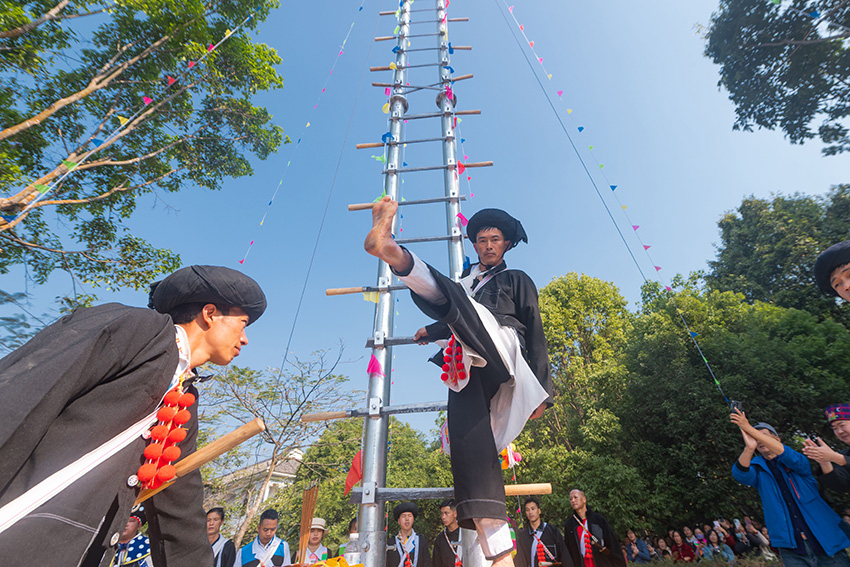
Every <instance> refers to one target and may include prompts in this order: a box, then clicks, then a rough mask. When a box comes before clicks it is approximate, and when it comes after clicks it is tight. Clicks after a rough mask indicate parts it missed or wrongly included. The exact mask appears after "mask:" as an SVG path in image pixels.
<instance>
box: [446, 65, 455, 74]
mask: <svg viewBox="0 0 850 567" xmlns="http://www.w3.org/2000/svg"><path fill="white" fill-rule="evenodd" d="M446 69H448V70H449V73H452V74H454V72H455V70H454V67H452V66H451V65H446Z"/></svg>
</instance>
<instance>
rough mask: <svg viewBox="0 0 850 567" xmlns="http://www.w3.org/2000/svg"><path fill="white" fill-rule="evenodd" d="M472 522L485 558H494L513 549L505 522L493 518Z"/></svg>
mask: <svg viewBox="0 0 850 567" xmlns="http://www.w3.org/2000/svg"><path fill="white" fill-rule="evenodd" d="M472 521H474V522H475V531H477V532H478V542H479V543H480V544H481V551H483V552H484V556H485V557H495V556H497V555H500V554H502V553H504V552H506V551H509V550H512V549H513V548H514V543H513V541H512V540H511V530H510V528H509V527H508V523H507V522H506V521H504V520H497V519H495V518H473V520H472Z"/></svg>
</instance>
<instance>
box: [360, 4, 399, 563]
mask: <svg viewBox="0 0 850 567" xmlns="http://www.w3.org/2000/svg"><path fill="white" fill-rule="evenodd" d="M409 31H410V0H404V2H403V3H402V5H401V13H400V16H399V31H398V47H399V49H398V50H397V52H396V61H395V64H396V69H395V74H394V76H393V93H392V96H391V98H390V134H391V135H392V137H393V140H395V141H397V142H398V141H401V140H402V133H403V129H404V119H403V116H404V114H405V112H407V106H408V105H407V99H406V98H405V96H404V94H403V93H404V90H403V88H404V85H405V75H406V73H407V71H406V67H407V53H406V52H405V51H404V43H405V41H406V40H407V35H408V33H409ZM402 147H403V146H402V144H389V145H388V146H387V173H386V174H385V176H384V192H385V193H386V194H387V195H388V196H389V197H390V198H392V199H393V200H395V201H398V200H399V185H400V183H399V179H398V174H396V173H395V172H396V171H397V170H398V169H399V167H400V165H401V163H402V160H401V151H402ZM397 231H398V216H396V218H395V220H394V221H393V235H394V236H395V235H397ZM392 276H393V275H392V271H391V270H390V267H389V265H388V264H387V263H386V262H384V261H379V262H378V287H387V286H389V285H390V283H392ZM394 303H395V292H394V291H389V292H387V293H380V294H378V303H377V305H376V306H375V321H374V326H373V329H374V331H373V335H372V336H373V337H374V338H375V346H374V347H373V348H372V355H373V356H374V357H375V358H376V359H377V360H378V362H379V363H380V365H381V368H382V369H383V374H384V375H383V376H381V375H380V374H377V373H376V374H371V375H370V376H369V388H368V394H367V396H368V400H367V402H368V407H369V417H368V418H367V419H366V421H365V423H364V425H363V443H362V446H361V449H362V456H363V469H362V470H363V481H362V484H363V498H362V500H361V504H360V506H359V507H358V515H357V517H358V520H357V521H358V525H357V528H358V531H359V533H360V545H361V557H360V559H361V561H362V562H363V564H364V565H365V566H366V567H384V565H385V563H386V549H387V539H386V538H387V535H386V532H385V531H384V509H385V507H386V504H385V502H383V501H382V500H379V499H377V498H376V489H377V488H378V487H384V486H385V485H386V480H387V439H388V436H389V422H390V416H388V415H381V412H380V410H381V408H382V407H383V406H385V405H388V404H389V401H390V384H391V381H392V347H390V346H382V343H383V341H384V339H386V338H388V337H390V336H392V330H393V315H394V313H395V310H394Z"/></svg>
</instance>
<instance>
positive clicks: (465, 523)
mask: <svg viewBox="0 0 850 567" xmlns="http://www.w3.org/2000/svg"><path fill="white" fill-rule="evenodd" d="M428 268H429V269H430V271H431V274H432V275H433V276H434V279H435V280H436V283H437V286H438V287H439V288H440V291H441V292H442V293H443V295H444V296H445V298H446V299H447V302H446V303H444V304H441V305H435V304H433V303H430V302H428V301H426V300H425V299H423V298H422V297H420V296H419V295H417V294H416V293H414V292H412V291H411V295H412V297H413V301H414V303H416V305H417V307H419V309H420V310H421V311H422V312H423V313H425V314H426V315H428V316H429V317H431V318H433V319H436V320H438V321H440V322H442V323H445V324H447V325H449V326H450V327H451V329H452V331H453V332H454V334H455V336H457V337H458V338H459V339H460V340H461V342H463V344H465V345H467V346H468V347H470V348H472V349H473V350H474V351H475V352H477V353H478V354H479V355H481V356H482V357H483V358H484V359H485V360H486V361H487V365H486V366H485V367H483V368H480V367H473V368H471V369H469V382H468V383H467V385H466V387H465V388H464V389H463V390H461V391H460V392H455V391H454V390H449V403H448V417H449V443H450V444H451V451H452V452H451V463H452V475H453V476H454V490H455V501H456V503H457V519H458V524H459V525H460V526H461V527H462V528H466V529H471V530H474V529H475V524H474V522H473V518H494V519H497V520H505V521H507V519H508V516H507V512H506V509H505V485H504V481H503V479H502V467H501V463H500V460H499V452H498V450H497V449H496V442H495V441H494V439H493V430H492V428H491V426H490V400H491V399H492V398H493V396H494V395H495V394H496V392H498V390H499V387H500V386H501V385H502V384H503V383H505V382H507V381H509V380H510V379H511V375H510V373H509V372H508V369H507V368H505V365H504V363H503V362H502V358H501V355H500V354H499V352H498V350H497V349H496V345H495V344H494V343H493V340H492V339H491V338H490V334H489V333H488V332H487V329H486V328H485V327H484V323H483V322H482V321H481V319H480V317H479V316H478V313H477V312H476V310H475V307H473V305H472V302H471V300H470V299H469V296H467V294H466V291H464V289H463V288H462V287H461V285H460V284H459V283H457V282H455V281H452V280H450V279H449V278H447V277H445V276H444V275H442V274H441V273H440V272H438V271H437V270H435V269H434V268H433V267H431V266H428Z"/></svg>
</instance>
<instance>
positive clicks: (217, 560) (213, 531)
mask: <svg viewBox="0 0 850 567" xmlns="http://www.w3.org/2000/svg"><path fill="white" fill-rule="evenodd" d="M223 523H224V508H221V507H216V508H210V510H209V512H207V539H208V540H209V542H210V545H211V546H212V552H213V561H214V564H213V567H233V564H234V563H236V546H235V545H233V541H232V540H229V539H227V538H226V537H224V536H223V535H221V525H222V524H223Z"/></svg>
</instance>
